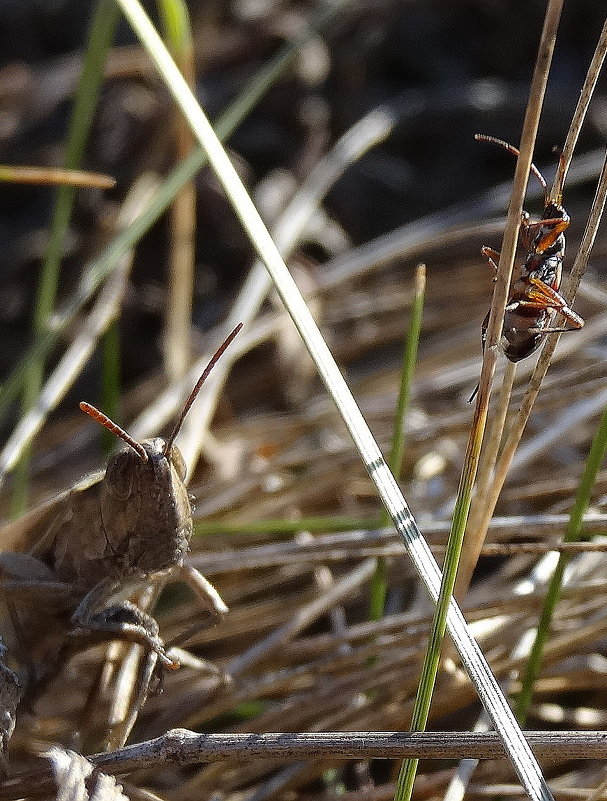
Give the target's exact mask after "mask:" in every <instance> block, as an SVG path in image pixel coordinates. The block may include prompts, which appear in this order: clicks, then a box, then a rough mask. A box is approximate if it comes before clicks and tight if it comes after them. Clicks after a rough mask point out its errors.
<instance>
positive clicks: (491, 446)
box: [454, 362, 516, 603]
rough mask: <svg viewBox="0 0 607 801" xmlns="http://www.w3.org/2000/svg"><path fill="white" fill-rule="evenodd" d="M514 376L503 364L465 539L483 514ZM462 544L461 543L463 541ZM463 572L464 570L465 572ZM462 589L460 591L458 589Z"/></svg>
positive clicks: (460, 584) (462, 584)
mask: <svg viewBox="0 0 607 801" xmlns="http://www.w3.org/2000/svg"><path fill="white" fill-rule="evenodd" d="M515 376H516V364H515V363H513V362H507V363H506V368H505V370H504V377H503V380H502V385H501V387H500V396H499V402H498V406H497V409H496V410H495V415H494V416H493V417H492V419H491V423H490V425H489V426H488V429H487V431H486V435H485V438H484V441H483V448H482V450H481V456H480V461H479V469H478V476H477V481H476V489H475V492H474V498H473V499H472V504H471V507H470V515H469V517H468V523H467V525H466V535H465V539H466V538H469V539H472V538H474V536H475V535H474V532H475V531H477V530H478V528H479V526H480V525H481V522H482V519H483V512H484V509H485V498H486V495H487V492H488V491H489V488H490V486H491V482H492V480H493V474H494V471H495V463H496V461H497V455H498V452H499V446H500V442H501V440H502V435H503V432H504V426H505V424H506V415H507V414H508V406H509V405H510V397H511V395H512V387H513V385H514V379H515ZM464 541H465V540H464ZM466 562H467V554H466V551H465V549H464V553H463V554H462V557H461V560H460V568H461V566H462V565H463V564H465V563H466ZM460 568H458V573H457V578H456V580H455V590H454V592H455V597H456V598H457V599H458V601H459V602H460V603H461V602H462V600H463V598H464V596H465V593H466V591H467V589H468V585H467V583H466V582H462V570H461V569H460ZM466 572H467V571H466ZM462 588H463V589H462Z"/></svg>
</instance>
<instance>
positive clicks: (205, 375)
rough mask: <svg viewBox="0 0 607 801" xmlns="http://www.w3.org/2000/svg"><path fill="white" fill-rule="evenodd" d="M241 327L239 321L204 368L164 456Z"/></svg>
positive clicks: (166, 445)
mask: <svg viewBox="0 0 607 801" xmlns="http://www.w3.org/2000/svg"><path fill="white" fill-rule="evenodd" d="M241 328H242V323H238V325H237V326H236V328H235V329H234V330H233V331H232V333H231V334H230V335H229V336H228V337H227V339H226V340H225V341H224V343H223V344H222V345H220V346H219V347H218V348H217V350H216V351H215V354H214V355H213V357H212V358H211V361H210V362H209V363H208V364H207V366H206V367H205V368H204V371H203V373H202V375H201V376H200V378H199V379H198V381H197V382H196V386H195V387H194V389H193V390H192V391H191V392H190V397H189V398H188V399H187V401H186V402H185V406H184V407H183V411H182V412H181V414H180V415H179V420H177V422H176V423H175V428H174V429H173V430H172V431H171V435H170V437H169V438H168V439H167V441H166V444H165V446H164V450H163V454H164V456H168V454H169V453H170V452H171V448H172V447H173V443H174V442H175V439H176V438H177V434H179V430H180V428H181V426H182V424H183V421H184V420H185V417H186V415H187V413H188V412H189V411H190V409H191V408H192V404H193V403H194V401H195V400H196V396H197V395H198V393H199V392H200V388H201V387H202V385H203V384H204V382H205V381H206V380H207V378H208V376H209V373H210V372H211V370H212V369H213V367H215V365H216V364H217V362H218V361H219V359H220V358H221V356H222V355H223V353H224V351H225V350H226V349H227V348H228V347H229V346H230V345H231V344H232V341H233V340H234V338H235V336H236V334H238V332H239V331H240V329H241Z"/></svg>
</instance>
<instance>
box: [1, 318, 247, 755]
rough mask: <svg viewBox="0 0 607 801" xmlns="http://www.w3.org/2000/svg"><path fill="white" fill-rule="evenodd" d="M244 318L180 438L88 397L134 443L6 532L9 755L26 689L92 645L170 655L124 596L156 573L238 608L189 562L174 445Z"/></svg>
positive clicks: (169, 662)
mask: <svg viewBox="0 0 607 801" xmlns="http://www.w3.org/2000/svg"><path fill="white" fill-rule="evenodd" d="M241 327H242V326H241V325H239V326H237V327H236V328H235V329H234V331H232V333H231V334H230V335H229V337H228V338H227V339H226V340H225V342H224V343H223V344H222V345H221V347H220V348H219V349H218V351H217V352H216V353H215V355H214V356H213V358H212V359H211V361H210V362H209V364H208V365H207V367H206V368H205V370H204V372H203V373H202V375H201V376H200V378H199V380H198V382H197V383H196V386H195V387H194V389H193V390H192V392H191V394H190V396H189V398H188V400H187V401H186V403H185V405H184V408H183V411H182V412H181V414H180V416H179V419H178V420H177V423H176V424H175V427H174V429H173V431H172V433H171V435H170V436H169V438H168V439H166V440H165V439H162V438H160V437H156V438H154V439H149V440H144V441H143V442H141V443H140V442H136V441H135V440H134V439H132V438H131V437H130V436H129V435H128V434H127V433H126V432H125V431H123V430H122V429H121V428H120V427H119V426H117V425H116V424H115V423H113V422H112V421H111V420H110V419H109V418H107V417H106V416H105V415H104V414H103V413H101V412H100V411H98V410H97V409H95V407H93V406H91V405H90V404H88V403H84V402H83V403H81V404H80V408H81V409H82V410H83V411H84V412H86V413H87V414H89V415H90V416H91V417H93V418H94V419H95V420H97V421H98V422H100V423H101V424H102V425H103V426H105V427H106V428H107V429H109V430H110V431H111V432H113V433H114V434H116V435H117V436H118V437H119V438H120V439H122V440H123V441H124V442H125V443H126V447H125V448H124V449H122V450H120V451H118V453H116V454H115V455H114V456H113V457H112V458H111V459H110V460H109V462H108V465H107V468H106V470H105V473H103V472H99V473H95V474H93V475H91V476H88V477H86V478H85V479H83V480H82V481H81V482H79V483H78V484H77V485H75V486H74V487H72V488H71V489H70V490H68V491H66V492H64V493H63V494H61V495H60V496H59V497H58V498H55V499H53V500H52V501H50V502H49V503H47V504H44V505H42V506H40V507H38V508H36V509H34V510H33V511H31V512H30V513H28V514H27V515H25V517H23V518H21V519H20V520H18V521H15V523H11V524H9V525H7V526H6V527H5V528H4V529H3V530H2V532H1V535H0V542H1V543H2V547H3V552H2V553H0V596H1V597H2V598H3V599H4V603H5V605H6V609H7V612H8V615H7V616H6V624H8V625H6V624H5V625H4V626H3V630H2V634H3V636H4V640H5V642H4V643H2V642H1V641H0V759H1V760H3V761H4V762H5V761H6V756H7V746H8V741H9V739H10V736H11V734H12V731H13V728H14V725H15V716H16V710H17V706H18V704H19V701H20V700H21V699H22V697H28V698H32V697H33V696H34V695H37V694H39V692H40V691H41V689H43V688H44V685H45V684H46V683H47V682H48V681H49V680H50V679H52V678H53V677H54V675H55V674H56V673H57V672H58V670H59V669H60V668H61V666H62V664H64V663H65V661H66V659H68V658H69V656H70V655H71V654H72V653H73V652H74V651H76V650H79V649H80V648H82V647H83V645H88V644H92V643H95V642H99V641H102V640H113V639H119V640H126V641H130V642H134V643H139V644H141V645H143V646H144V647H145V648H146V649H147V650H148V653H150V654H152V653H154V654H156V655H157V658H158V660H159V661H160V663H161V664H162V665H164V666H165V667H168V668H177V667H179V664H178V663H177V662H176V661H175V660H174V659H171V657H170V656H169V655H168V654H167V652H166V651H165V648H164V645H163V643H162V640H161V639H160V637H159V636H158V624H157V623H156V621H155V620H154V618H153V617H152V616H151V615H149V614H147V613H146V612H143V611H142V610H141V609H139V608H138V607H137V606H136V605H135V604H133V603H131V602H130V601H128V600H124V599H125V598H128V597H129V596H131V595H133V592H134V591H135V589H137V588H138V587H141V586H142V585H143V584H144V583H145V582H146V581H147V580H148V579H149V578H150V577H151V576H153V575H156V574H170V575H171V578H172V579H177V580H183V581H185V582H187V583H188V584H189V585H190V586H191V587H192V589H193V590H194V592H195V593H196V595H197V597H198V598H200V599H201V602H202V604H203V606H204V608H205V610H206V611H207V612H209V613H210V614H211V615H212V617H213V619H214V620H216V619H218V618H220V617H221V616H222V615H224V614H225V613H226V612H227V607H226V605H225V604H224V602H223V600H222V599H221V597H220V596H219V594H218V592H217V591H216V590H215V588H214V587H213V586H212V585H211V584H210V582H208V581H207V580H206V579H205V578H204V577H203V576H202V575H201V574H200V573H199V572H198V571H197V570H195V569H194V568H190V567H188V566H186V565H184V563H183V560H184V556H185V555H186V553H187V551H188V549H189V544H190V539H191V536H192V508H191V505H190V498H189V496H188V492H187V489H186V486H185V483H184V479H185V472H186V469H185V463H184V460H183V457H182V455H181V453H180V451H179V449H178V448H177V446H176V445H175V444H174V442H175V438H176V437H177V434H178V433H179V430H180V428H181V425H182V423H183V421H184V419H185V416H186V415H187V413H188V411H189V409H190V407H191V406H192V404H193V402H194V400H195V398H196V396H197V394H198V392H199V390H200V388H201V386H202V384H203V383H204V381H205V379H206V378H207V376H208V374H209V373H210V371H211V369H212V368H213V366H214V365H215V363H216V362H217V360H218V359H219V358H220V356H221V355H222V353H223V352H224V351H225V349H226V348H227V347H228V345H229V344H230V343H231V342H232V340H233V339H234V337H235V336H236V334H237V333H238V331H239V330H240V328H241Z"/></svg>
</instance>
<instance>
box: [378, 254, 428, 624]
mask: <svg viewBox="0 0 607 801" xmlns="http://www.w3.org/2000/svg"><path fill="white" fill-rule="evenodd" d="M425 291H426V265H425V264H419V265H418V266H417V269H416V271H415V279H414V290H413V292H414V294H413V302H412V304H411V318H410V320H409V329H408V331H407V335H406V337H405V344H404V348H403V359H402V366H401V372H400V386H399V390H398V400H397V403H396V413H395V415H394V432H393V434H392V447H391V449H390V456H389V458H388V465H389V467H390V470H391V471H392V473H393V474H394V476H395V478H397V479H398V477H399V476H400V473H401V470H402V463H403V454H404V452H405V417H406V415H407V411H408V409H409V400H410V398H411V382H412V381H413V372H414V370H415V364H416V362H417V348H418V344H419V336H420V331H421V327H422V314H423V309H424V294H425ZM381 524H382V528H383V527H385V526H388V525H389V524H390V515H389V514H388V512H387V511H386V510H385V509H384V512H383V514H382V519H381ZM386 593H387V575H386V560H385V559H384V558H383V557H381V556H380V557H379V558H378V560H377V566H376V568H375V573H374V574H373V578H372V579H371V590H370V596H371V597H370V603H369V619H370V620H379V619H380V618H382V617H383V615H384V609H385V606H386Z"/></svg>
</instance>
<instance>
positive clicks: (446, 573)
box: [394, 0, 563, 801]
mask: <svg viewBox="0 0 607 801" xmlns="http://www.w3.org/2000/svg"><path fill="white" fill-rule="evenodd" d="M562 7H563V0H551V2H549V4H548V7H547V9H546V16H545V19H544V27H543V29H542V35H541V39H540V43H539V47H538V54H537V59H536V63H535V69H534V73H533V78H532V81H531V88H530V92H529V102H528V104H527V109H526V112H525V120H524V122H523V130H522V134H521V146H520V155H519V157H518V160H517V164H516V170H515V174H514V184H513V188H512V197H511V199H510V205H509V208H508V219H507V222H506V229H505V231H504V240H503V244H502V251H501V254H500V258H499V264H498V270H497V275H496V283H495V289H494V292H493V300H492V303H491V311H490V313H489V322H488V325H487V338H486V346H485V352H484V354H483V365H482V369H481V377H480V382H479V390H478V395H477V398H476V404H475V408H474V415H473V418H472V424H471V429H470V435H469V438H468V443H467V446H466V453H465V455H464V464H463V467H462V474H461V477H460V484H459V488H458V495H457V500H456V503H455V509H454V512H453V520H452V524H451V531H450V533H449V540H448V543H447V551H446V554H445V559H444V562H443V576H442V580H441V586H440V592H439V597H438V602H437V605H436V609H435V612H434V619H433V623H432V631H431V634H430V640H429V643H428V648H427V650H426V654H425V657H424V662H423V665H422V670H421V676H420V681H419V688H418V692H417V696H416V699H415V705H414V709H413V714H412V719H411V726H410V729H411V731H420V730H423V729H425V727H426V723H427V720H428V715H429V713H430V704H431V703H432V694H433V690H434V684H435V682H436V675H437V673H438V666H439V662H440V651H441V646H442V641H443V638H444V635H445V630H446V626H447V614H448V609H449V605H450V604H451V603H452V596H453V589H454V587H455V580H456V576H457V570H458V565H459V559H460V554H461V549H462V545H463V541H464V534H465V531H466V523H467V520H468V512H469V510H470V503H471V498H472V488H473V486H474V481H475V478H476V472H477V468H478V461H479V457H480V450H481V444H482V439H483V434H484V431H485V424H486V421H487V412H488V408H489V397H490V394H491V382H492V379H493V374H494V372H495V365H496V361H497V343H498V342H499V339H500V337H501V333H502V327H503V321H504V312H505V308H506V302H507V298H508V293H509V289H510V278H511V275H512V267H513V265H514V256H515V250H516V244H517V240H518V231H519V226H520V220H521V213H522V210H523V202H524V199H525V192H526V190H527V180H528V177H529V170H530V167H531V159H532V156H533V147H534V143H535V139H536V136H537V130H538V127H539V120H540V113H541V109H542V104H543V100H544V94H545V91H546V85H547V83H548V73H549V70H550V64H551V61H552V53H553V52H554V46H555V43H556V35H557V31H558V25H559V21H560V16H561V11H562ZM487 711H488V712H489V714H491V713H490V710H487ZM417 766H418V761H417V760H415V759H409V760H406V761H405V762H404V763H403V765H402V766H401V770H400V773H399V776H398V780H397V784H396V793H395V796H394V798H395V801H409V799H410V798H411V795H412V793H413V784H414V782H415V776H416V773H417Z"/></svg>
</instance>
